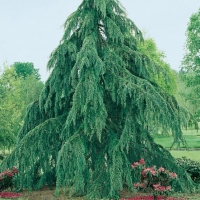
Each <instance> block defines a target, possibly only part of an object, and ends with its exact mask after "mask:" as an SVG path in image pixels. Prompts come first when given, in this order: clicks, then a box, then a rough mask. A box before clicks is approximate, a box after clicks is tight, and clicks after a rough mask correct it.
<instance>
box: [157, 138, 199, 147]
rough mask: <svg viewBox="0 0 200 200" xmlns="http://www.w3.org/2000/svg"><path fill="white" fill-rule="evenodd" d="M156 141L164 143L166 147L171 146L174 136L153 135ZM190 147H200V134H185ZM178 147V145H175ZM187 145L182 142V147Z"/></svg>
mask: <svg viewBox="0 0 200 200" xmlns="http://www.w3.org/2000/svg"><path fill="white" fill-rule="evenodd" d="M153 138H154V141H155V143H157V144H160V145H162V146H163V147H164V148H170V147H171V145H172V143H173V140H174V138H173V136H171V135H169V136H153ZM184 138H185V140H186V142H187V145H188V147H189V148H200V136H198V135H184ZM174 147H176V146H174ZM184 147H185V146H184V145H183V144H182V143H180V148H184Z"/></svg>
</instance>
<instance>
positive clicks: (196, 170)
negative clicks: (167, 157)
mask: <svg viewBox="0 0 200 200" xmlns="http://www.w3.org/2000/svg"><path fill="white" fill-rule="evenodd" d="M176 162H177V165H179V166H181V167H183V168H184V169H185V170H186V171H187V172H188V173H189V174H190V176H191V178H192V180H193V181H194V182H195V183H200V162H197V161H194V160H191V159H188V158H186V157H182V158H177V159H176Z"/></svg>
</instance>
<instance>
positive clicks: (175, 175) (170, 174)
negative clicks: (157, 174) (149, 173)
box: [169, 172, 178, 179]
mask: <svg viewBox="0 0 200 200" xmlns="http://www.w3.org/2000/svg"><path fill="white" fill-rule="evenodd" d="M169 177H170V178H172V179H173V178H174V179H175V178H177V177H178V176H177V174H176V173H174V172H171V173H169Z"/></svg>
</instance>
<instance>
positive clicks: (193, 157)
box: [170, 150, 200, 162]
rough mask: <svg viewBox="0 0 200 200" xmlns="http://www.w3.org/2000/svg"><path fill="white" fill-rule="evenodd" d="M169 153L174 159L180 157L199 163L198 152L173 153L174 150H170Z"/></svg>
mask: <svg viewBox="0 0 200 200" xmlns="http://www.w3.org/2000/svg"><path fill="white" fill-rule="evenodd" d="M170 153H171V154H172V156H173V157H174V158H181V157H183V156H185V157H186V158H189V159H191V160H194V161H197V162H200V156H199V153H200V151H175V150H172V151H170Z"/></svg>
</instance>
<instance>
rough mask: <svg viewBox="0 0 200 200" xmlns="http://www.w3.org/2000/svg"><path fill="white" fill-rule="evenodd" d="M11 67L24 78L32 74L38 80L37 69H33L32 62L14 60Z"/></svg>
mask: <svg viewBox="0 0 200 200" xmlns="http://www.w3.org/2000/svg"><path fill="white" fill-rule="evenodd" d="M13 67H14V69H15V71H16V73H17V75H18V76H21V77H23V78H26V77H27V76H31V75H33V76H34V77H35V78H36V79H37V80H40V74H39V69H35V68H34V65H33V63H28V62H27V63H21V62H15V63H14V64H13Z"/></svg>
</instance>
